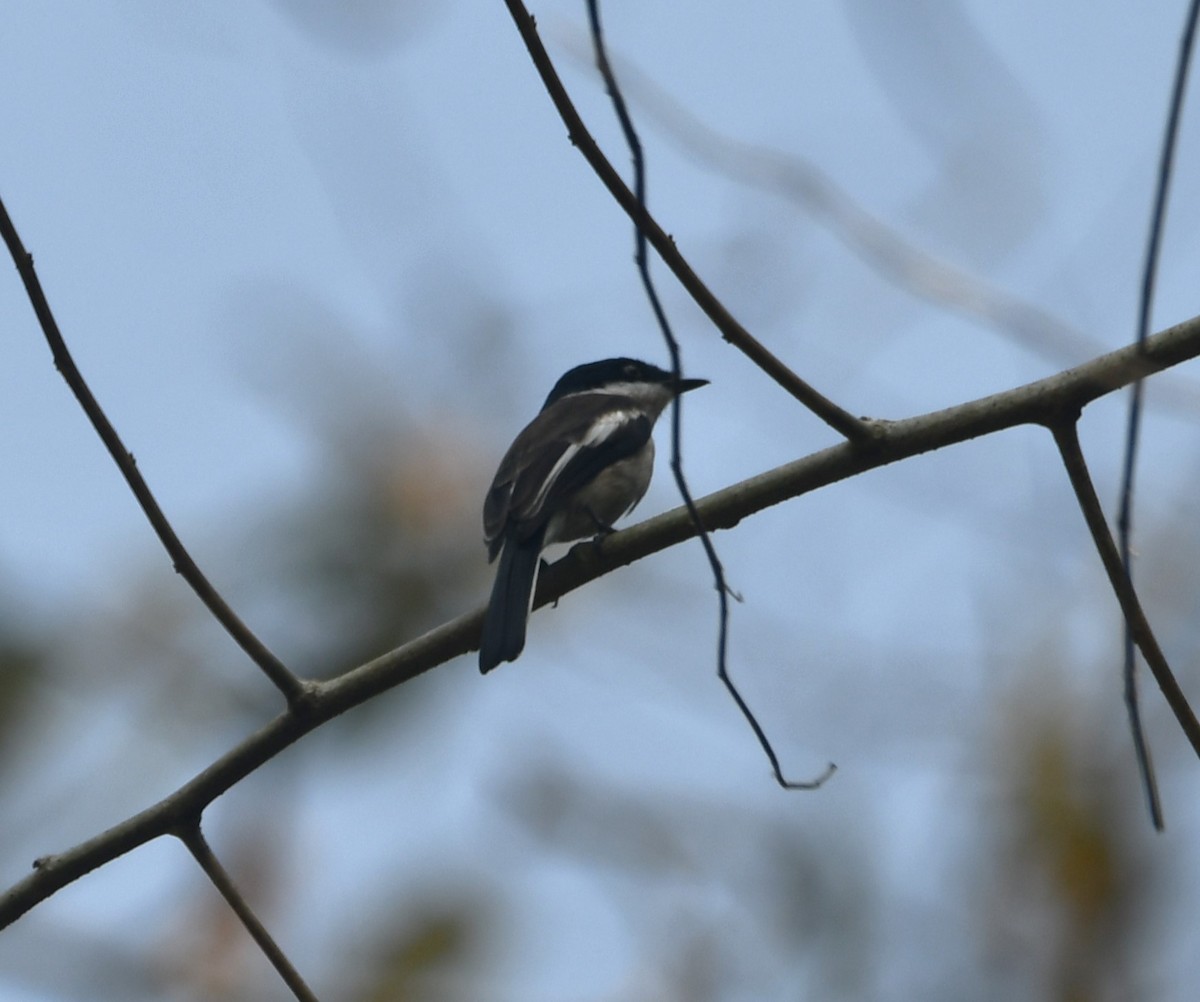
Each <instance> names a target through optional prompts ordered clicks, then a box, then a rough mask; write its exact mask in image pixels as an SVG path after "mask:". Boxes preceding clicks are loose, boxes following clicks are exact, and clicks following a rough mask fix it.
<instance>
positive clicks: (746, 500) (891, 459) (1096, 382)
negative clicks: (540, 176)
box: [0, 317, 1200, 928]
mask: <svg viewBox="0 0 1200 1002" xmlns="http://www.w3.org/2000/svg"><path fill="white" fill-rule="evenodd" d="M1197 356H1200V317H1196V318H1193V319H1191V320H1188V321H1186V322H1185V323H1182V324H1179V325H1178V326H1175V327H1172V328H1170V329H1168V330H1165V331H1163V332H1162V333H1160V334H1156V335H1155V336H1154V337H1152V338H1150V339H1149V340H1148V341H1147V342H1146V343H1145V344H1144V345H1140V346H1139V345H1131V346H1129V347H1126V348H1122V349H1120V350H1119V351H1114V352H1112V353H1110V354H1108V355H1102V356H1101V357H1099V358H1096V359H1093V360H1092V361H1090V362H1086V363H1084V364H1083V365H1080V366H1077V367H1076V368H1074V369H1068V370H1067V371H1065V372H1060V373H1057V374H1055V375H1053V376H1049V377H1047V378H1046V379H1042V380H1038V381H1037V382H1035V383H1029V384H1028V385H1025V386H1020V387H1017V388H1015V389H1011V390H1006V391H1005V392H1003V393H996V394H993V395H992V396H988V397H983V398H981V399H979V400H973V401H970V402H968V403H964V404H960V405H958V406H956V407H950V408H947V409H945V410H941V411H935V412H932V413H929V414H923V415H920V416H917V417H912V418H907V419H904V420H901V421H892V422H877V423H876V432H877V434H876V439H875V443H876V444H875V445H874V447H873V448H871V449H864V448H862V447H858V446H854V445H853V444H851V443H848V442H847V443H842V444H840V445H836V446H833V447H831V448H828V449H824V450H822V451H821V452H816V453H813V454H812V455H809V456H805V457H803V458H802V459H797V460H795V461H794V462H791V463H787V464H785V465H783V466H780V467H777V468H776V469H773V470H770V471H768V472H766V473H762V474H759V475H758V476H755V477H752V478H750V479H749V480H744V481H742V482H741V483H737V484H734V485H732V486H730V487H727V488H725V489H723V490H720V491H717V492H715V493H713V494H710V495H708V496H707V497H704V498H701V499H700V500H698V501H697V502H696V509H697V511H698V513H699V515H700V519H701V521H702V522H703V524H704V526H705V528H707V529H709V530H710V531H711V530H716V529H729V528H732V527H733V526H735V525H737V524H738V523H739V522H740V521H741V520H742V519H743V518H746V517H748V516H750V515H753V514H754V513H756V512H758V511H761V510H763V509H764V508H768V507H770V506H772V505H776V504H780V503H781V502H783V501H786V500H788V499H790V498H794V497H798V496H800V495H802V494H807V493H809V492H811V491H814V490H817V489H818V488H821V487H825V486H828V485H829V484H833V483H837V482H838V481H841V480H845V479H847V478H849V477H853V476H855V475H856V474H859V473H864V472H866V471H868V470H872V469H877V468H879V467H882V466H887V465H889V464H891V463H895V462H899V461H900V460H903V459H907V458H909V457H910V456H915V455H919V454H921V453H925V452H930V451H933V450H935V449H941V448H945V447H946V446H950V445H956V444H958V443H960V442H965V441H968V440H969V439H972V438H978V437H980V436H982V435H988V434H991V433H993V432H997V431H1001V430H1003V429H1005V428H1014V427H1017V426H1019V425H1026V424H1038V425H1045V426H1047V427H1050V428H1054V427H1057V426H1059V425H1061V424H1062V422H1063V421H1064V420H1069V419H1070V418H1071V417H1073V416H1074V415H1075V414H1077V413H1078V412H1079V411H1080V410H1082V409H1083V408H1084V407H1085V406H1086V405H1087V404H1089V403H1091V402H1092V401H1093V400H1096V399H1097V398H1099V397H1102V396H1104V395H1105V394H1107V393H1111V392H1112V391H1113V390H1117V389H1120V388H1121V387H1124V386H1128V385H1129V384H1130V383H1132V382H1133V381H1134V380H1135V379H1141V378H1143V377H1145V376H1149V375H1152V374H1154V373H1156V372H1161V371H1162V370H1163V369H1168V368H1170V367H1171V366H1174V365H1178V364H1179V363H1180V362H1184V361H1187V360H1188V359H1192V358H1196V357H1197ZM695 534H696V527H695V525H694V524H693V522H692V518H691V516H690V515H689V514H688V512H687V510H686V509H685V508H682V507H680V508H675V509H673V510H671V511H669V512H665V513H664V514H662V515H659V516H657V517H655V518H652V519H648V520H647V521H645V522H642V523H640V524H638V525H635V526H633V527H632V528H629V529H625V530H623V531H621V532H617V533H614V534H613V535H612V536H609V537H608V538H607V539H605V540H604V542H603V543H602V544H601V545H600V546H595V545H593V544H591V543H581V544H578V545H576V546H575V547H574V548H573V549H572V550H571V552H570V553H569V554H567V556H566V557H564V558H563V559H562V560H560V561H558V562H557V563H556V564H554V565H553V566H552V567H550V568H549V570H548V571H547V573H545V574H544V575H542V580H541V581H540V583H539V587H538V592H537V598H536V601H535V605H537V606H542V605H546V604H547V603H550V602H553V601H555V600H557V599H558V598H560V597H561V596H562V595H565V594H566V593H567V592H570V591H573V590H574V589H576V588H579V587H580V586H581V585H584V584H586V583H587V582H589V581H592V580H593V579H595V578H598V577H600V576H601V575H603V574H607V573H608V572H610V571H612V570H614V569H615V568H617V567H622V566H624V565H626V564H631V563H633V562H634V561H635V560H640V559H642V558H643V557H647V556H649V555H651V554H653V553H657V552H659V551H660V550H665V549H667V548H668V547H670V546H674V545H675V544H677V543H680V542H683V541H684V540H686V539H690V538H692V537H693V536H694V535H695ZM482 623H483V609H482V608H480V609H477V610H475V611H473V612H470V613H466V614H464V615H462V616H459V617H458V618H457V619H454V620H451V621H450V622H448V623H444V624H442V625H441V626H438V627H437V628H435V629H433V630H431V631H429V632H428V633H426V634H425V635H424V636H422V637H418V638H417V639H416V640H413V641H411V642H410V643H407V644H405V645H403V646H402V647H398V648H396V649H395V650H393V651H390V652H389V653H387V654H384V655H382V656H380V657H378V658H376V659H375V660H373V661H370V662H368V663H367V664H364V665H361V666H360V667H358V668H355V669H353V670H352V671H349V672H347V673H346V674H344V675H342V676H340V677H338V678H336V679H334V680H332V681H329V682H323V683H314V684H313V685H312V688H311V694H310V696H309V698H308V699H307V700H305V701H303V702H302V703H300V704H298V705H297V706H296V707H295V708H292V709H289V710H288V711H287V712H285V713H283V714H281V715H280V716H278V717H276V718H275V719H274V720H272V721H271V722H270V723H268V724H267V725H266V726H264V727H263V728H262V729H261V730H259V731H258V732H256V733H255V734H253V735H251V736H250V737H248V738H247V739H246V740H245V741H243V742H242V743H241V744H239V745H238V746H237V747H235V748H233V749H231V750H230V751H229V752H227V753H226V754H225V755H223V756H222V757H221V758H219V759H217V761H215V762H214V763H213V764H212V765H210V766H209V767H208V768H207V769H205V770H204V771H203V772H201V773H199V774H198V775H197V776H195V777H194V778H193V779H191V780H190V781H189V782H187V783H185V784H184V785H183V786H181V787H180V788H179V789H178V790H176V791H175V792H174V793H172V794H170V795H169V796H167V797H165V798H164V799H163V800H161V801H159V802H158V803H157V804H154V805H153V806H151V807H148V808H147V809H146V810H144V811H142V812H141V813H139V814H136V815H134V816H133V817H131V818H129V819H127V820H125V821H123V822H121V823H120V824H118V825H116V826H114V827H113V828H110V829H109V830H108V831H106V832H103V833H102V834H100V835H97V836H95V837H94V838H92V839H89V840H88V841H86V842H83V843H81V844H79V845H77V846H75V847H74V848H72V849H69V850H67V851H66V852H63V853H61V854H58V855H54V856H47V857H44V858H43V859H40V860H38V861H37V863H36V864H35V870H34V872H33V873H32V874H30V875H29V876H28V877H26V878H25V879H24V880H22V881H20V882H19V883H17V884H15V885H13V886H12V887H11V888H9V890H7V891H6V892H5V893H4V894H2V895H0V928H3V927H5V926H7V925H9V924H10V923H12V922H14V921H15V920H16V919H18V918H19V917H20V916H21V915H23V914H25V912H27V911H29V909H30V908H32V907H34V905H36V904H37V903H38V902H40V901H43V900H44V899H46V898H48V897H49V896H50V895H52V894H54V893H55V891H57V890H59V889H60V888H62V887H65V886H66V885H67V884H69V883H71V882H72V881H74V880H77V879H79V878H80V877H81V876H83V875H84V874H85V873H88V872H90V871H91V870H94V869H95V868H96V867H98V866H102V865H104V864H105V863H108V862H110V861H111V860H113V859H116V858H117V857H118V856H121V855H123V854H125V853H126V852H129V851H130V850H131V849H134V848H136V847H137V846H139V845H143V844H144V843H146V842H149V841H151V840H152V839H155V838H158V837H159V836H162V835H168V834H173V833H174V832H175V831H176V830H178V828H179V826H180V825H181V824H184V823H186V822H187V821H188V820H189V819H191V818H194V817H197V816H199V815H200V814H201V813H202V812H203V810H204V808H205V807H206V806H207V805H208V804H210V803H212V801H213V800H215V799H216V798H217V797H219V796H220V795H221V794H222V793H224V792H225V791H226V790H228V789H230V788H231V787H232V786H234V785H235V784H236V783H238V782H239V781H241V780H242V779H244V778H245V777H246V776H248V775H249V774H250V773H252V772H254V770H256V769H257V768H258V767H259V766H261V765H262V764H263V763H265V762H267V761H268V760H269V759H271V758H273V757H274V756H275V755H277V754H279V752H281V751H282V750H283V749H284V748H287V747H288V746H289V745H291V744H293V743H294V742H296V741H298V740H299V739H300V738H301V737H303V736H304V735H305V734H307V733H308V732H309V731H311V730H313V729H315V728H316V727H319V726H320V725H321V724H324V723H326V722H327V721H329V720H331V719H333V718H334V717H336V716H338V715H339V714H341V713H344V712H345V711H347V710H349V709H351V708H352V707H355V706H358V705H359V704H360V703H364V702H366V701H367V700H369V699H371V698H372V697H373V696H376V695H378V694H379V693H381V692H385V691H386V690H388V689H391V688H393V687H394V686H397V685H400V684H402V683H404V682H407V681H408V680H410V679H412V678H415V677H416V676H418V675H420V674H422V673H424V672H426V671H428V670H429V669H431V668H434V667H436V666H438V665H440V664H442V663H444V662H446V661H448V660H450V659H451V658H453V657H456V656H457V655H459V654H465V653H467V652H468V651H471V650H474V649H475V646H476V645H477V644H478V641H479V630H480V627H481V625H482ZM1181 723H1182V722H1181Z"/></svg>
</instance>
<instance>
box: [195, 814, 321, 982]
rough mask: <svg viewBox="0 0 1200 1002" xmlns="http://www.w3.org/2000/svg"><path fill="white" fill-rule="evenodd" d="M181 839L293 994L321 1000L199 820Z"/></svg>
mask: <svg viewBox="0 0 1200 1002" xmlns="http://www.w3.org/2000/svg"><path fill="white" fill-rule="evenodd" d="M176 835H177V836H178V838H179V840H180V841H181V842H183V844H184V845H186V846H187V848H188V851H189V852H190V853H191V854H192V856H193V857H194V858H195V860H196V862H197V863H199V864H200V869H202V870H203V871H204V872H205V874H206V875H207V876H208V879H209V880H211V881H212V882H213V885H214V886H215V887H216V888H217V890H218V891H220V892H221V896H222V897H223V898H224V899H225V900H226V902H227V903H228V904H229V907H230V908H232V909H233V910H234V912H235V913H236V914H237V917H238V918H239V919H240V920H241V923H242V925H243V926H245V927H246V931H247V932H248V933H250V935H251V936H252V937H253V938H254V942H255V943H257V944H258V948H259V949H260V950H262V952H263V954H264V955H265V956H266V958H267V959H268V960H269V961H270V962H271V966H272V967H274V968H275V970H276V971H278V972H279V976H280V977H281V978H283V980H284V983H285V984H286V985H287V986H288V988H290V989H291V991H292V994H293V995H295V996H296V998H298V999H300V1002H318V999H317V996H316V995H315V994H314V993H313V990H312V989H311V988H309V987H308V985H307V984H305V982H304V979H303V978H302V977H300V973H299V972H298V971H297V970H296V968H295V967H294V966H293V964H292V962H291V961H290V960H288V958H287V955H286V954H285V953H284V952H283V950H281V949H280V948H279V944H278V943H276V942H275V940H274V939H272V938H271V934H270V933H269V932H267V929H266V926H264V925H263V924H262V922H261V921H260V920H259V918H258V916H257V915H255V914H254V911H253V909H252V908H251V907H250V905H249V904H248V903H247V902H246V899H245V898H244V897H242V893H241V891H239V890H238V889H237V885H236V884H235V883H234V882H233V878H232V877H230V876H229V874H228V873H227V872H226V870H225V868H224V867H223V866H222V865H221V862H220V860H218V859H217V857H216V856H215V855H214V854H213V851H212V849H210V848H209V845H208V841H207V840H206V839H205V838H204V833H203V832H202V831H201V830H200V822H199V821H198V820H197V821H193V822H191V823H189V824H187V825H185V826H184V827H182V828H180V830H179V831H177V832H176Z"/></svg>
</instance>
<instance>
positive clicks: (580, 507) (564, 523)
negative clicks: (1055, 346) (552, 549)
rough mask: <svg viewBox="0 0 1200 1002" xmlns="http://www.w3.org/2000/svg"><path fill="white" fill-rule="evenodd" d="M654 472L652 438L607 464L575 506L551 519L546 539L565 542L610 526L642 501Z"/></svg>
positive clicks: (576, 498) (578, 497)
mask: <svg viewBox="0 0 1200 1002" xmlns="http://www.w3.org/2000/svg"><path fill="white" fill-rule="evenodd" d="M653 472H654V443H653V441H650V442H647V443H646V445H645V446H644V447H643V448H642V449H640V450H639V451H638V452H636V453H634V455H632V456H630V457H629V458H628V459H622V460H620V461H618V462H616V463H613V464H612V465H611V466H608V467H606V468H605V469H604V470H602V471H601V472H600V473H599V474H598V475H597V476H596V477H595V479H593V480H592V482H591V483H589V484H588V485H587V486H586V487H584V488H583V489H582V490H580V491H579V492H578V493H577V494H576V495H575V499H574V501H573V503H572V505H571V507H570V508H569V509H568V510H567V511H565V512H564V513H562V514H561V515H559V516H556V517H555V518H554V519H552V520H551V522H550V524H549V526H548V527H547V533H546V542H548V543H550V542H554V543H565V542H569V541H571V540H573V539H583V538H585V537H587V536H594V535H596V533H598V532H600V531H601V530H602V529H606V528H610V527H611V526H612V524H613V523H614V522H616V521H617V520H618V519H619V518H621V516H622V515H626V514H628V513H629V512H630V511H632V510H633V507H634V506H635V505H636V504H637V503H638V502H639V501H641V499H642V496H643V495H644V494H645V493H646V488H647V487H649V486H650V475H651V473H653Z"/></svg>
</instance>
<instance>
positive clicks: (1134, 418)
mask: <svg viewBox="0 0 1200 1002" xmlns="http://www.w3.org/2000/svg"><path fill="white" fill-rule="evenodd" d="M1198 15H1200V0H1192V3H1191V5H1190V6H1189V8H1188V12H1187V20H1186V21H1185V22H1184V29H1183V36H1182V38H1181V39H1180V42H1179V60H1178V62H1177V63H1176V65H1175V81H1174V84H1173V85H1172V88H1171V102H1170V106H1169V110H1168V112H1167V125H1166V129H1165V131H1164V133H1163V144H1162V152H1161V155H1160V158H1159V165H1158V182H1157V184H1156V186H1155V191H1154V209H1153V211H1152V212H1151V214H1150V234H1149V236H1148V237H1147V240H1146V260H1145V264H1144V265H1143V266H1142V294H1141V300H1140V302H1139V304H1138V329H1137V339H1136V343H1137V344H1138V345H1139V346H1141V345H1143V344H1145V342H1146V338H1147V337H1149V336H1150V316H1151V313H1152V312H1153V309H1154V287H1155V284H1156V282H1157V280H1158V257H1159V253H1160V251H1161V249H1162V234H1163V225H1164V222H1165V221H1166V216H1167V195H1168V193H1169V192H1170V188H1171V169H1172V167H1173V165H1174V162H1175V147H1176V144H1177V142H1178V140H1179V119H1180V115H1181V114H1182V112H1183V96H1184V92H1185V90H1186V87H1187V77H1188V68H1189V66H1190V65H1191V60H1192V48H1193V46H1194V42H1195V36H1196V19H1197V16H1198ZM1142 390H1143V386H1142V381H1141V380H1140V379H1139V380H1138V381H1137V382H1136V383H1134V384H1133V387H1132V390H1131V392H1130V395H1129V417H1128V425H1127V427H1126V430H1125V462H1124V469H1123V471H1122V475H1121V507H1120V511H1119V512H1118V514H1117V535H1118V540H1119V542H1118V547H1119V551H1120V556H1121V566H1122V567H1123V568H1124V569H1125V576H1126V578H1128V579H1129V580H1130V581H1132V580H1133V551H1132V542H1131V540H1132V538H1133V496H1134V483H1135V479H1136V475H1137V447H1138V442H1139V440H1140V438H1141V425H1142V396H1143V394H1142ZM1133 648H1134V638H1133V629H1132V627H1131V626H1130V625H1129V624H1128V620H1127V621H1126V627H1125V643H1124V650H1125V662H1124V673H1123V674H1124V679H1125V705H1126V707H1128V710H1129V728H1130V730H1131V731H1132V732H1133V746H1134V750H1135V752H1136V754H1137V756H1138V768H1139V770H1140V771H1141V773H1142V776H1143V779H1144V781H1145V784H1146V796H1147V797H1148V798H1149V800H1150V813H1151V816H1152V817H1154V819H1155V827H1156V828H1159V829H1161V828H1162V817H1161V814H1160V813H1159V814H1156V810H1157V809H1158V803H1157V801H1158V792H1157V789H1156V787H1155V783H1154V769H1153V766H1152V765H1151V762H1150V749H1149V746H1148V745H1147V744H1146V739H1145V734H1144V731H1143V728H1142V720H1141V710H1140V708H1139V706H1138V689H1137V658H1136V657H1135V656H1134V649H1133Z"/></svg>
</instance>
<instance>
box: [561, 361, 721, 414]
mask: <svg viewBox="0 0 1200 1002" xmlns="http://www.w3.org/2000/svg"><path fill="white" fill-rule="evenodd" d="M707 383H708V380H707V379H681V380H679V382H678V383H676V381H675V377H674V376H673V375H671V373H670V372H668V371H667V370H666V369H660V368H659V367H658V366H657V365H651V364H650V363H649V362H639V361H638V360H637V359H636V358H606V359H604V360H603V361H600V362H588V363H587V364H586V365H577V366H575V368H573V369H570V370H568V371H567V372H566V373H564V374H563V375H562V377H561V378H560V379H559V380H558V382H557V383H555V384H554V389H552V390H551V391H550V395H549V396H548V397H546V402H545V403H544V404H542V410H545V409H546V408H547V407H549V406H550V405H551V404H552V403H554V402H555V401H556V400H561V399H562V398H563V397H565V396H569V395H570V394H572V393H583V392H585V391H587V390H617V389H618V388H619V387H621V386H622V385H626V386H636V385H638V384H650V385H653V386H671V387H674V389H675V392H676V393H686V392H687V391H688V390H694V389H696V388H697V387H700V386H705V385H707Z"/></svg>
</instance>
